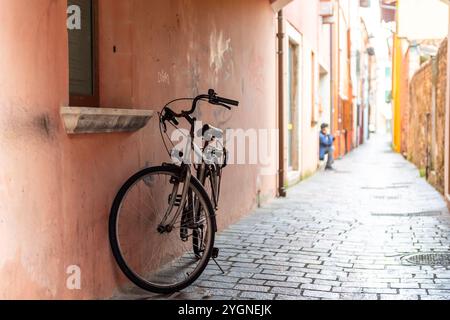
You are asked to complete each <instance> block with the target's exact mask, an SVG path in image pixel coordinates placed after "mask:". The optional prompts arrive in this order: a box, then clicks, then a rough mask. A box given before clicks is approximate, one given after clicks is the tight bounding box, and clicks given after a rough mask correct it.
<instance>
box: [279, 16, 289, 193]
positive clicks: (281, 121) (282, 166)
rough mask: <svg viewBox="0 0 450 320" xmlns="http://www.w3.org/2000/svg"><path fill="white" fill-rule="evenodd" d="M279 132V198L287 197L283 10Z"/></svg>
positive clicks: (281, 23)
mask: <svg viewBox="0 0 450 320" xmlns="http://www.w3.org/2000/svg"><path fill="white" fill-rule="evenodd" d="M277 37H278V130H279V152H278V155H279V158H278V162H279V164H278V165H279V170H278V196H279V197H286V195H287V194H286V188H285V171H286V169H285V162H284V137H285V132H284V130H285V126H284V38H285V31H284V15H283V10H280V11H278V34H277Z"/></svg>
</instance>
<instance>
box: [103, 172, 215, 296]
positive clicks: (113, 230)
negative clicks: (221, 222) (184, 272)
mask: <svg viewBox="0 0 450 320" xmlns="http://www.w3.org/2000/svg"><path fill="white" fill-rule="evenodd" d="M158 172H161V173H165V174H170V175H173V176H176V177H181V175H182V170H181V168H180V167H177V166H170V165H167V166H159V167H151V168H146V169H144V170H142V171H139V172H138V173H136V174H135V175H133V176H132V177H131V178H129V179H128V180H127V181H126V182H125V184H124V185H123V186H122V187H121V188H120V190H119V192H118V193H117V195H116V197H115V199H114V202H113V205H112V208H111V212H110V217H109V240H110V245H111V249H112V253H113V255H114V258H115V260H116V262H117V264H118V266H119V268H120V269H121V271H122V272H123V273H124V274H125V276H126V277H127V278H128V279H129V280H130V281H131V282H132V283H134V284H135V285H136V286H138V287H139V288H141V289H143V290H145V291H149V292H152V293H160V294H169V293H174V292H178V291H181V290H183V289H185V288H187V287H188V286H190V285H191V284H192V283H194V282H195V281H196V280H197V279H198V278H199V277H200V275H201V274H202V273H203V271H204V270H205V268H206V267H207V265H208V263H209V261H210V259H211V256H212V253H213V248H214V240H215V233H216V232H217V225H216V219H215V211H214V209H213V205H212V203H211V200H210V199H209V197H208V194H207V192H206V191H205V189H204V188H203V186H202V185H201V183H200V182H199V181H198V180H197V179H196V178H195V177H191V181H190V187H191V188H193V190H195V191H197V193H196V196H198V197H201V198H203V199H201V201H203V203H204V204H205V205H206V208H204V209H205V210H206V211H207V212H206V214H205V216H206V217H207V218H208V219H210V221H209V225H210V226H211V232H209V233H208V235H209V237H210V239H209V242H208V243H209V245H208V248H205V252H204V256H205V257H204V259H203V261H202V262H201V264H200V265H199V266H198V267H197V268H196V270H195V273H192V274H191V275H190V276H189V278H188V279H187V280H185V281H183V282H181V283H178V284H176V285H172V286H158V285H154V284H152V283H150V282H148V281H145V280H144V279H142V278H141V277H139V276H138V275H137V273H135V272H134V271H133V270H132V268H130V266H129V265H128V263H127V261H126V259H125V258H124V256H123V255H122V252H121V249H120V244H119V241H118V234H117V221H118V214H119V210H120V207H121V203H122V200H123V199H124V197H125V196H126V194H127V191H128V190H129V189H130V188H131V187H132V186H133V185H134V184H135V183H136V182H137V181H139V180H140V179H141V178H143V177H145V176H146V175H150V174H156V173H158Z"/></svg>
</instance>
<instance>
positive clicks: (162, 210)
mask: <svg viewBox="0 0 450 320" xmlns="http://www.w3.org/2000/svg"><path fill="white" fill-rule="evenodd" d="M186 100H189V101H192V107H191V109H190V110H188V111H181V113H176V112H174V111H173V110H172V109H170V108H169V106H170V105H171V104H173V103H175V102H178V101H186ZM200 101H206V102H208V103H210V104H212V105H216V106H221V107H224V108H226V109H228V110H231V109H232V108H231V106H236V107H237V106H239V102H238V101H235V100H231V99H226V98H222V97H219V96H218V95H217V94H216V92H215V91H214V90H212V89H211V90H209V92H208V94H205V95H199V96H197V97H195V98H183V99H176V100H173V101H171V102H169V103H168V104H166V105H165V106H164V108H163V110H162V111H161V112H160V113H158V116H159V128H160V133H161V138H162V140H163V142H164V145H165V148H166V151H167V152H168V154H169V156H171V157H172V159H174V158H175V159H178V160H179V163H171V164H169V163H163V164H162V165H161V166H159V167H149V168H146V169H144V170H141V171H139V172H138V173H136V174H135V175H133V176H132V177H131V178H129V179H128V180H127V181H126V182H125V184H124V185H123V186H122V187H121V188H120V190H119V192H118V193H117V196H116V197H115V199H114V202H113V205H112V208H111V212H110V218H109V239H110V244H111V248H112V252H113V255H114V258H115V260H116V262H117V264H118V265H119V267H120V269H121V270H122V272H123V273H124V274H125V276H126V277H127V278H128V279H129V280H131V281H132V282H133V283H134V284H135V285H137V286H138V287H140V288H142V289H144V290H146V291H150V292H154V293H162V294H167V293H173V292H178V291H181V290H183V289H185V288H186V287H188V286H189V285H191V284H192V283H194V282H195V281H196V280H197V279H198V278H199V277H200V275H201V274H202V273H203V271H204V270H205V268H206V266H207V265H208V263H209V261H210V260H211V258H212V259H214V261H216V260H215V259H216V258H217V257H218V255H219V249H218V248H215V247H214V240H215V233H216V232H217V222H216V211H217V209H218V203H219V197H220V186H221V182H222V170H223V169H224V168H225V167H226V166H227V150H226V148H225V147H224V146H223V144H222V145H219V147H217V146H216V145H217V144H216V145H215V144H214V143H215V142H217V141H218V140H220V139H221V138H222V137H223V131H222V130H220V129H218V128H214V127H213V126H211V125H208V124H205V125H204V126H203V127H202V128H201V132H195V125H196V121H197V119H196V118H195V117H193V116H192V115H193V114H194V113H195V111H196V109H197V107H198V103H199V102H200ZM180 119H184V120H186V121H187V123H188V125H189V126H190V130H189V138H190V142H189V143H188V144H187V147H189V148H190V149H189V150H187V152H188V153H185V152H182V151H179V150H172V151H171V150H169V148H168V147H167V143H166V141H165V140H166V139H165V138H164V135H166V136H167V137H169V136H168V126H167V125H168V124H170V125H171V126H172V127H173V128H175V130H179V125H180V122H179V120H180ZM196 134H197V135H201V137H202V138H203V143H202V144H203V145H202V147H199V146H198V145H196V144H195V143H194V140H195V137H196ZM197 137H198V136H197ZM169 140H170V138H169ZM192 151H193V152H194V155H196V154H197V155H198V154H199V153H200V154H201V161H199V163H198V164H195V163H194V164H193V165H191V164H190V163H189V161H187V159H189V158H192ZM194 171H195V173H196V174H195V175H194ZM216 264H217V262H216ZM218 266H219V265H218ZM219 268H220V266H219Z"/></svg>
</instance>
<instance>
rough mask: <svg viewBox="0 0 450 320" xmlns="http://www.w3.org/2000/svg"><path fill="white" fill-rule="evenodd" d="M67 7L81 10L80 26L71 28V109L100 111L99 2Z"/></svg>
mask: <svg viewBox="0 0 450 320" xmlns="http://www.w3.org/2000/svg"><path fill="white" fill-rule="evenodd" d="M67 4H68V6H69V8H70V7H72V6H75V8H79V10H77V12H76V13H77V14H79V17H78V18H79V24H78V25H77V27H73V28H68V33H69V92H70V105H72V106H80V107H98V106H99V92H98V91H99V90H98V49H97V0H68V1H67ZM72 8H73V7H72ZM69 14H70V12H69Z"/></svg>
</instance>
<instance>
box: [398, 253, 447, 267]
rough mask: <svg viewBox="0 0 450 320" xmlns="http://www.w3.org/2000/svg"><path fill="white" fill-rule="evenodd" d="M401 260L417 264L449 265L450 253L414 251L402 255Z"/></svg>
mask: <svg viewBox="0 0 450 320" xmlns="http://www.w3.org/2000/svg"><path fill="white" fill-rule="evenodd" d="M402 261H403V262H406V263H408V264H412V265H418V266H442V267H447V266H450V253H444V252H440V253H439V252H431V253H416V254H412V255H409V256H406V257H403V259H402Z"/></svg>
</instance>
